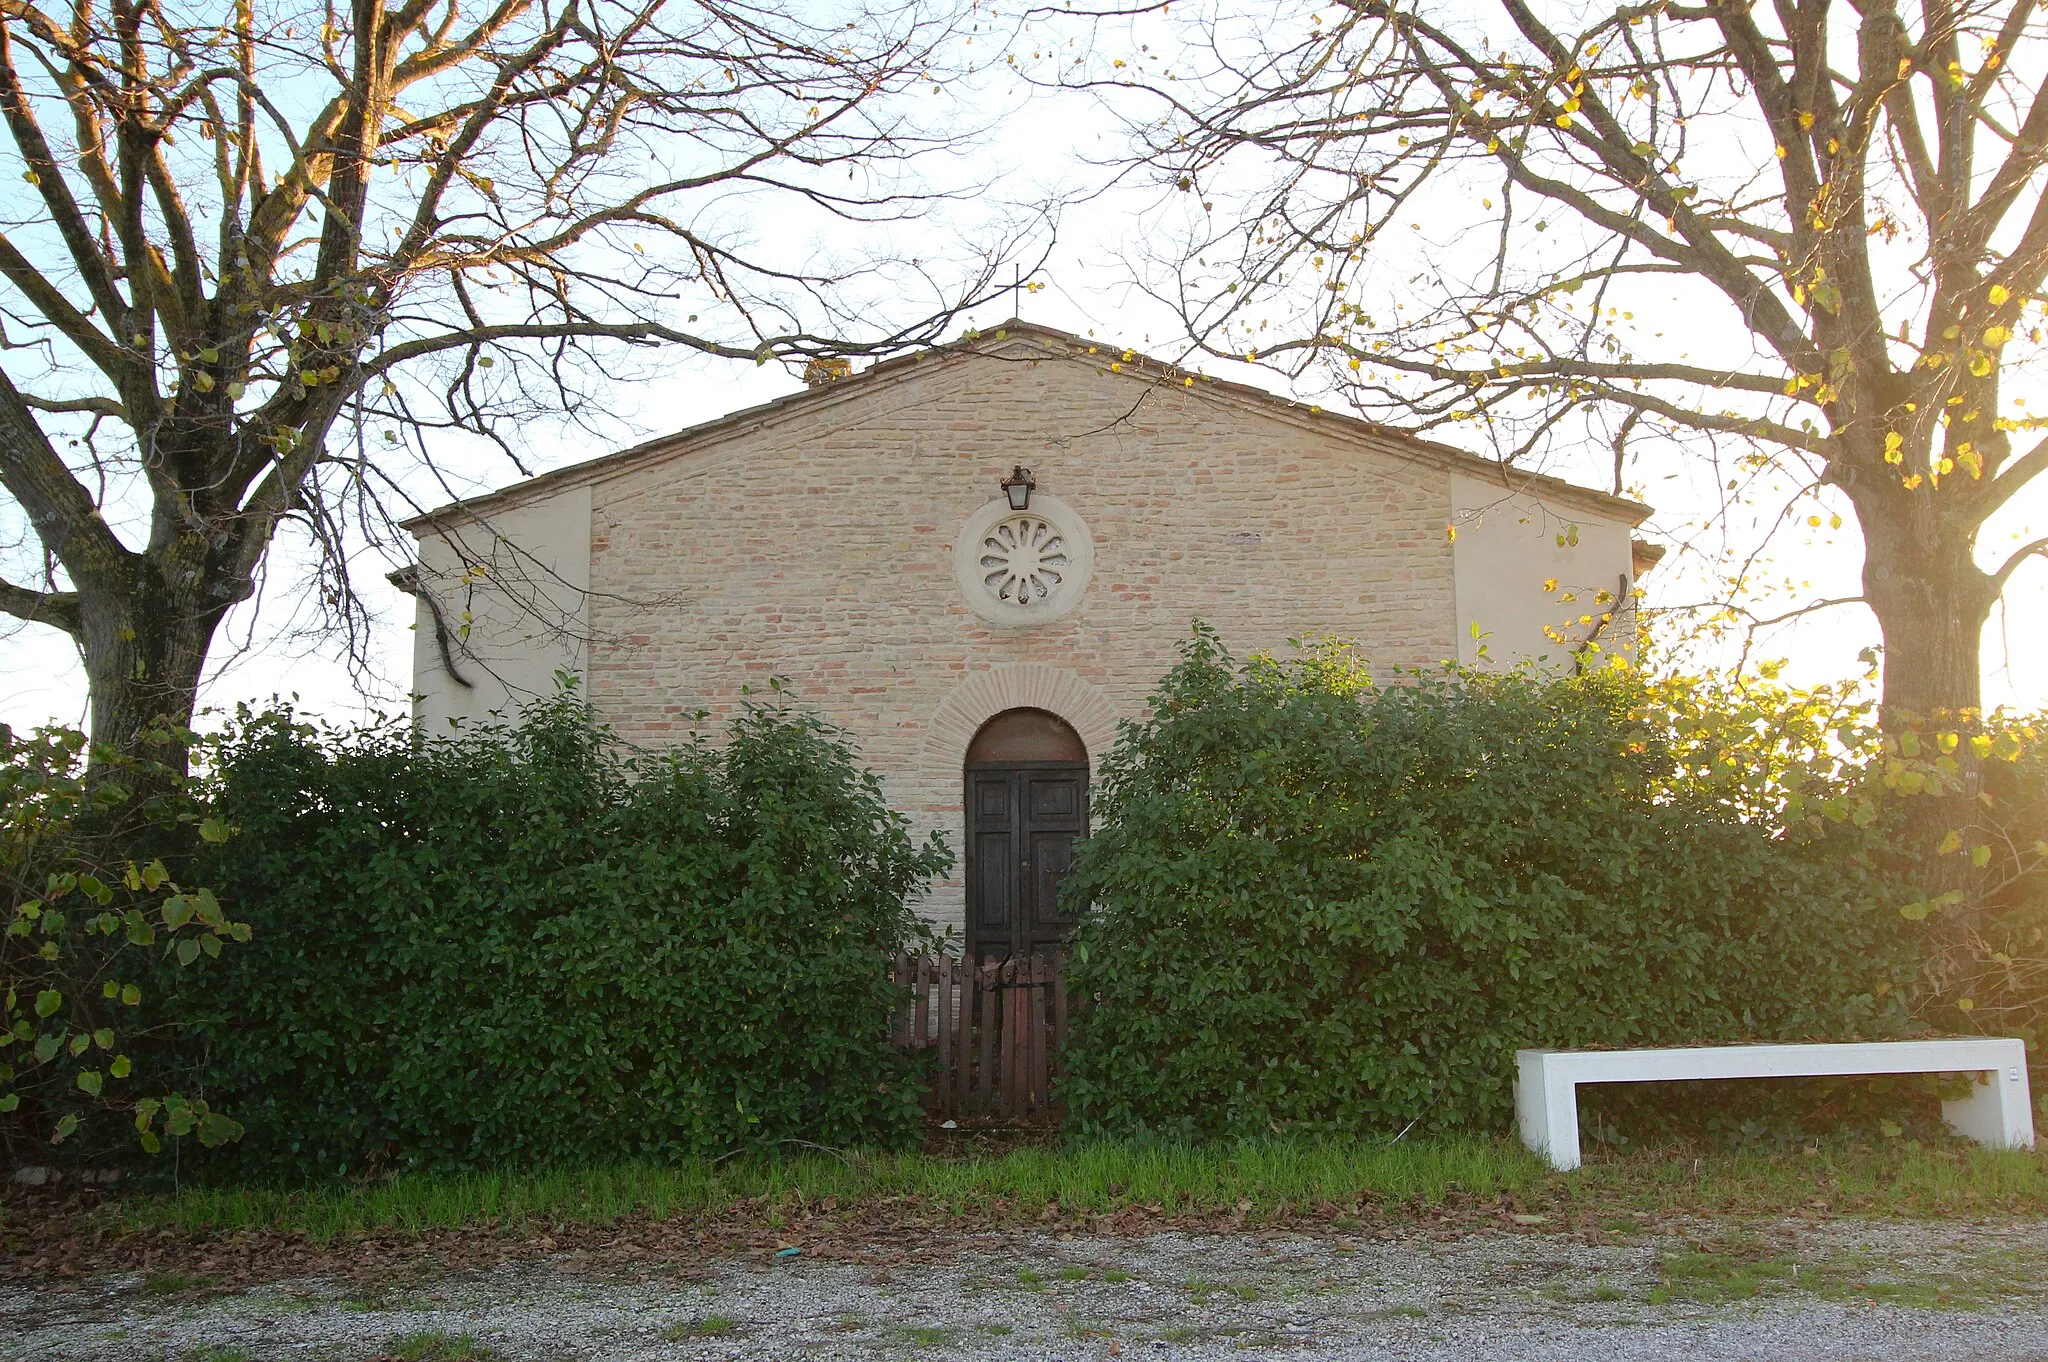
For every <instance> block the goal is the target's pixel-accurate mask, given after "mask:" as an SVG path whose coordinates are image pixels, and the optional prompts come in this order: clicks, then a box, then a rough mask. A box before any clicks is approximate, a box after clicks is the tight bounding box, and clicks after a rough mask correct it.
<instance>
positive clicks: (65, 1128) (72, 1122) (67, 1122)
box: [50, 1112, 78, 1144]
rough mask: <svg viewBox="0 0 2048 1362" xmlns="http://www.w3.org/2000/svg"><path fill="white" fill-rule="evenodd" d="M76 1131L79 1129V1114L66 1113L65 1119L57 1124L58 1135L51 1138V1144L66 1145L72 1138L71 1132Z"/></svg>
mask: <svg viewBox="0 0 2048 1362" xmlns="http://www.w3.org/2000/svg"><path fill="white" fill-rule="evenodd" d="M76 1129H78V1114H77V1113H76V1112H66V1113H64V1119H63V1120H61V1121H59V1122H57V1132H56V1134H54V1135H52V1136H50V1143H51V1144H62V1143H64V1142H65V1141H66V1140H68V1139H70V1138H71V1132H72V1131H74V1130H76Z"/></svg>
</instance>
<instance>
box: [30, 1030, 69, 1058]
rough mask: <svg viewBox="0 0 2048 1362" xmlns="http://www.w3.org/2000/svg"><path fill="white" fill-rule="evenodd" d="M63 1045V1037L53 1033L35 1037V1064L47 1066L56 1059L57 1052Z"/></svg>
mask: <svg viewBox="0 0 2048 1362" xmlns="http://www.w3.org/2000/svg"><path fill="white" fill-rule="evenodd" d="M63 1044H64V1037H62V1036H60V1035H57V1034H56V1033H55V1032H52V1033H50V1034H49V1035H46V1036H38V1037H36V1062H37V1063H39V1064H48V1063H49V1062H50V1061H51V1060H53V1059H55V1058H56V1057H57V1050H58V1048H59V1047H61V1046H62V1045H63Z"/></svg>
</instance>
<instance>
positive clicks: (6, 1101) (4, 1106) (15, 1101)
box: [0, 1092, 21, 1112]
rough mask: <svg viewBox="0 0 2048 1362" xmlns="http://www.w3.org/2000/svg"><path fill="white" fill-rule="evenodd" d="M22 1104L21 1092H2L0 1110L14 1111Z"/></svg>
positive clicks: (0, 1094)
mask: <svg viewBox="0 0 2048 1362" xmlns="http://www.w3.org/2000/svg"><path fill="white" fill-rule="evenodd" d="M20 1105H21V1097H20V1095H19V1094H17V1093H11V1092H0V1112H9V1111H13V1110H14V1109H15V1108H16V1107H18V1106H20Z"/></svg>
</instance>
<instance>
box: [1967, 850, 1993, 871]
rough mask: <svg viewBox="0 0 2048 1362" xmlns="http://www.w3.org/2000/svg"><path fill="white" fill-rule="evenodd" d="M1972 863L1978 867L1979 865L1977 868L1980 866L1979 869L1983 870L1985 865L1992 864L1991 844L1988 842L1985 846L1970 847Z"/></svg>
mask: <svg viewBox="0 0 2048 1362" xmlns="http://www.w3.org/2000/svg"><path fill="white" fill-rule="evenodd" d="M1970 864H1971V865H1974V866H1976V867H1977V868H1978V869H1979V870H1982V869H1983V868H1984V867H1985V866H1987V865H1990V864H1991V848H1990V846H1989V845H1988V844H1987V845H1984V846H1975V847H1971V848H1970Z"/></svg>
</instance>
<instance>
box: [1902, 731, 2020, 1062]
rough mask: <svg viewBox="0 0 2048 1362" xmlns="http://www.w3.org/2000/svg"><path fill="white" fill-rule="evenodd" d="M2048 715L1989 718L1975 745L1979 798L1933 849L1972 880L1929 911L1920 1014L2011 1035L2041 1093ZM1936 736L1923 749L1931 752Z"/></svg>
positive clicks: (1949, 1026) (1943, 1023)
mask: <svg viewBox="0 0 2048 1362" xmlns="http://www.w3.org/2000/svg"><path fill="white" fill-rule="evenodd" d="M2044 731H2048V716H2035V717H2033V718H2024V717H2018V716H2012V715H2002V714H2001V715H1992V716H1989V718H1988V719H1987V720H1986V721H1985V723H1984V725H1983V727H1982V732H1981V733H1980V734H1978V735H1977V736H1976V740H1975V745H1976V746H1977V748H1978V749H1979V750H1981V751H1982V753H1983V755H1984V758H1985V760H1984V763H1983V766H1982V772H1983V789H1982V791H1981V795H1980V798H1979V799H1978V800H1977V801H1976V802H1975V806H1974V808H1973V810H1972V815H1973V816H1972V821H1971V825H1970V826H1968V827H1964V828H1960V829H1957V830H1956V831H1955V833H1954V834H1952V835H1951V836H1949V837H1947V838H1945V839H1944V840H1943V842H1942V843H1941V844H1940V847H1939V849H1938V850H1939V851H1940V852H1941V853H1944V854H1947V855H1950V856H1954V857H1956V858H1958V860H1960V861H1963V862H1964V863H1966V864H1969V865H1971V866H1972V867H1973V868H1974V869H1975V870H1976V872H1977V876H1978V878H1977V879H1976V880H1975V882H1973V883H1971V884H1970V885H1969V886H1968V893H1967V895H1966V896H1959V897H1965V901H1964V902H1960V903H1956V904H1953V905H1949V906H1946V907H1944V906H1943V905H1941V904H1940V903H1939V901H1938V899H1937V900H1931V901H1927V902H1925V903H1922V904H1915V905H1914V908H1915V909H1916V910H1918V909H1921V908H1925V909H1929V910H1932V911H1931V913H1930V917H1931V918H1932V921H1933V923H1934V928H1935V931H1934V937H1935V940H1936V942H1937V943H1938V944H1939V947H1940V949H1939V951H1938V952H1937V954H1936V956H1935V959H1934V961H1933V962H1932V965H1931V967H1930V969H1929V976H1930V977H1929V979H1928V981H1927V982H1928V987H1927V988H1926V990H1925V997H1924V999H1923V1012H1924V1014H1925V1015H1926V1016H1927V1017H1928V1018H1929V1019H1930V1020H1931V1021H1932V1022H1933V1023H1934V1024H1935V1025H1936V1026H1938V1027H1941V1028H1942V1029H1944V1030H1955V1031H1979V1032H1985V1033H1988V1034H1992V1035H2002V1036H2018V1037H2020V1038H2021V1039H2022V1040H2024V1041H2026V1043H2027V1049H2028V1053H2029V1054H2030V1056H2031V1057H2032V1059H2033V1064H2034V1069H2035V1074H2034V1078H2035V1083H2036V1085H2037V1086H2036V1089H2035V1090H2036V1091H2037V1092H2044V1093H2048V743H2044V742H2043V741H2042V734H2043V732H2044ZM1939 742H1940V739H1939V737H1938V736H1937V737H1934V738H1932V739H1931V740H1930V743H1929V746H1930V747H1933V746H1936V745H1937V744H1938V743H1939Z"/></svg>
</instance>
